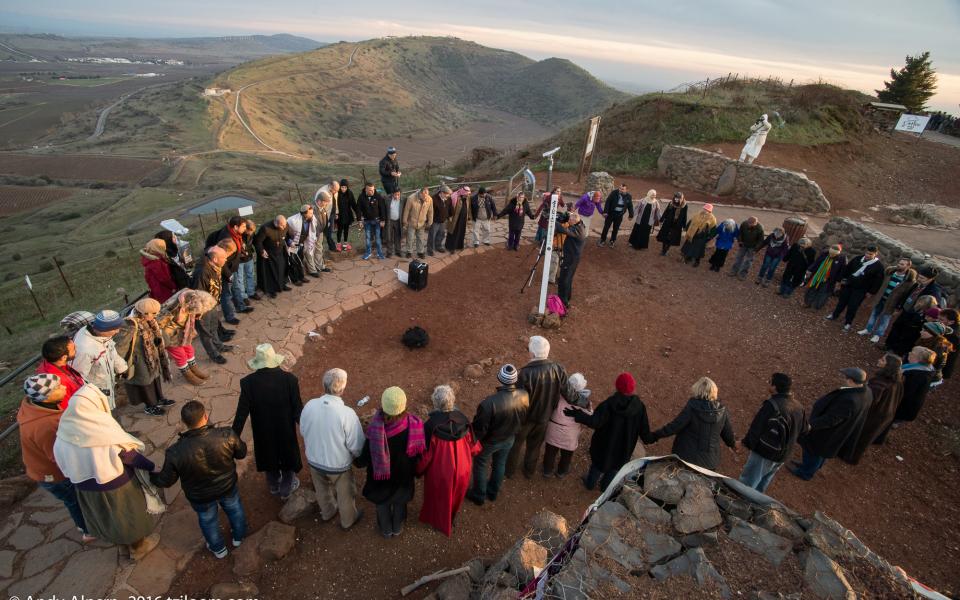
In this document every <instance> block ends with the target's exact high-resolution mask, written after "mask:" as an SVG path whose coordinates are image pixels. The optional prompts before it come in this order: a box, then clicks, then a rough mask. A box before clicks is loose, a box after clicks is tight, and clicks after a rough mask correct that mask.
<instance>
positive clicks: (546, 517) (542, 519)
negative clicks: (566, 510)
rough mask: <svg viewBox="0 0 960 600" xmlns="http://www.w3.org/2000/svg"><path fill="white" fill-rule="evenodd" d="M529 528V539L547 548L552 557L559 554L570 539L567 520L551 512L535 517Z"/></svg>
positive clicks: (531, 520) (531, 519)
mask: <svg viewBox="0 0 960 600" xmlns="http://www.w3.org/2000/svg"><path fill="white" fill-rule="evenodd" d="M527 526H528V527H529V528H530V529H531V533H530V534H529V536H528V537H529V538H530V539H532V540H534V541H535V542H537V543H538V544H540V545H541V546H543V547H544V548H546V549H547V553H548V554H549V555H550V557H553V556H554V555H555V554H556V553H557V552H559V551H560V550H561V549H562V548H563V546H564V544H566V543H567V538H569V537H570V528H569V527H568V526H567V520H566V519H564V518H563V517H561V516H560V515H557V514H554V513H552V512H550V511H549V510H541V511H540V512H538V513H537V514H535V515H533V517H531V518H530V521H528V522H527Z"/></svg>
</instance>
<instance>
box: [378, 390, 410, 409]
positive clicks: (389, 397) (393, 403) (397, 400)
mask: <svg viewBox="0 0 960 600" xmlns="http://www.w3.org/2000/svg"><path fill="white" fill-rule="evenodd" d="M380 408H381V409H383V412H384V414H386V415H387V416H390V417H395V416H397V415H399V414H402V413H403V411H405V410H406V409H407V395H406V394H405V393H404V392H403V390H401V389H400V388H398V387H397V386H393V387H388V388H387V389H385V390H383V394H382V395H381V396H380Z"/></svg>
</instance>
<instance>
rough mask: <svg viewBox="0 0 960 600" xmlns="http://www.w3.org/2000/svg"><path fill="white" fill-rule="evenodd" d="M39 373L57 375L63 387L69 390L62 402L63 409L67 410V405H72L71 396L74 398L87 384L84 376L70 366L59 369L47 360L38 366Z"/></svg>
mask: <svg viewBox="0 0 960 600" xmlns="http://www.w3.org/2000/svg"><path fill="white" fill-rule="evenodd" d="M37 373H49V374H51V375H56V376H57V377H59V378H60V383H61V384H63V387H65V388H67V393H66V395H65V396H64V397H63V400H61V401H60V408H61V409H66V408H67V404H69V403H70V396H73V393H74V392H76V391H77V390H79V389H80V388H81V387H82V386H83V384H85V383H86V381H84V380H83V375H81V374H80V373H79V372H77V371H76V370H75V369H74V368H73V367H71V366H70V365H63V366H62V367H58V366H57V365H55V364H53V363H52V362H50V361H48V360H47V359H43V360H41V361H40V364H39V365H38V366H37Z"/></svg>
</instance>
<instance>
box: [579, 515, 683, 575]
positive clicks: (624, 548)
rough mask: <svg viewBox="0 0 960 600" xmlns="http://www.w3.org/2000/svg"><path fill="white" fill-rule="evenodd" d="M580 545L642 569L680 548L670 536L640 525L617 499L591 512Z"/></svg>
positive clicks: (644, 569)
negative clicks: (591, 515)
mask: <svg viewBox="0 0 960 600" xmlns="http://www.w3.org/2000/svg"><path fill="white" fill-rule="evenodd" d="M626 540H629V541H630V543H627V541H626ZM580 548H582V549H583V550H584V551H585V552H586V553H587V556H591V557H593V556H595V555H602V556H606V557H607V558H609V559H610V560H612V561H615V562H617V563H620V564H621V565H623V566H624V567H625V568H627V569H630V570H631V571H637V572H641V573H645V572H646V571H647V569H649V568H650V565H651V564H653V563H656V562H659V561H661V560H663V559H664V558H667V557H669V556H672V555H674V554H677V553H678V552H680V551H681V550H682V549H683V548H682V547H681V546H680V544H679V543H678V542H677V541H676V540H675V539H674V538H673V537H671V536H669V535H663V534H661V533H657V532H655V531H651V530H649V529H647V528H644V527H642V524H641V523H640V522H639V521H637V520H636V519H634V518H633V516H632V515H631V513H630V512H629V511H627V509H625V508H624V507H623V506H622V505H621V504H618V503H616V502H606V503H604V504H603V506H601V507H600V509H598V510H597V512H596V513H594V515H593V517H591V519H590V523H589V524H588V525H587V528H586V529H585V530H584V532H583V533H582V534H581V536H580Z"/></svg>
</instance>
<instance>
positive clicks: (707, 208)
mask: <svg viewBox="0 0 960 600" xmlns="http://www.w3.org/2000/svg"><path fill="white" fill-rule="evenodd" d="M703 210H705V211H707V212H708V213H712V212H713V205H712V204H710V203H709V202H707V203H706V204H704V205H703Z"/></svg>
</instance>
